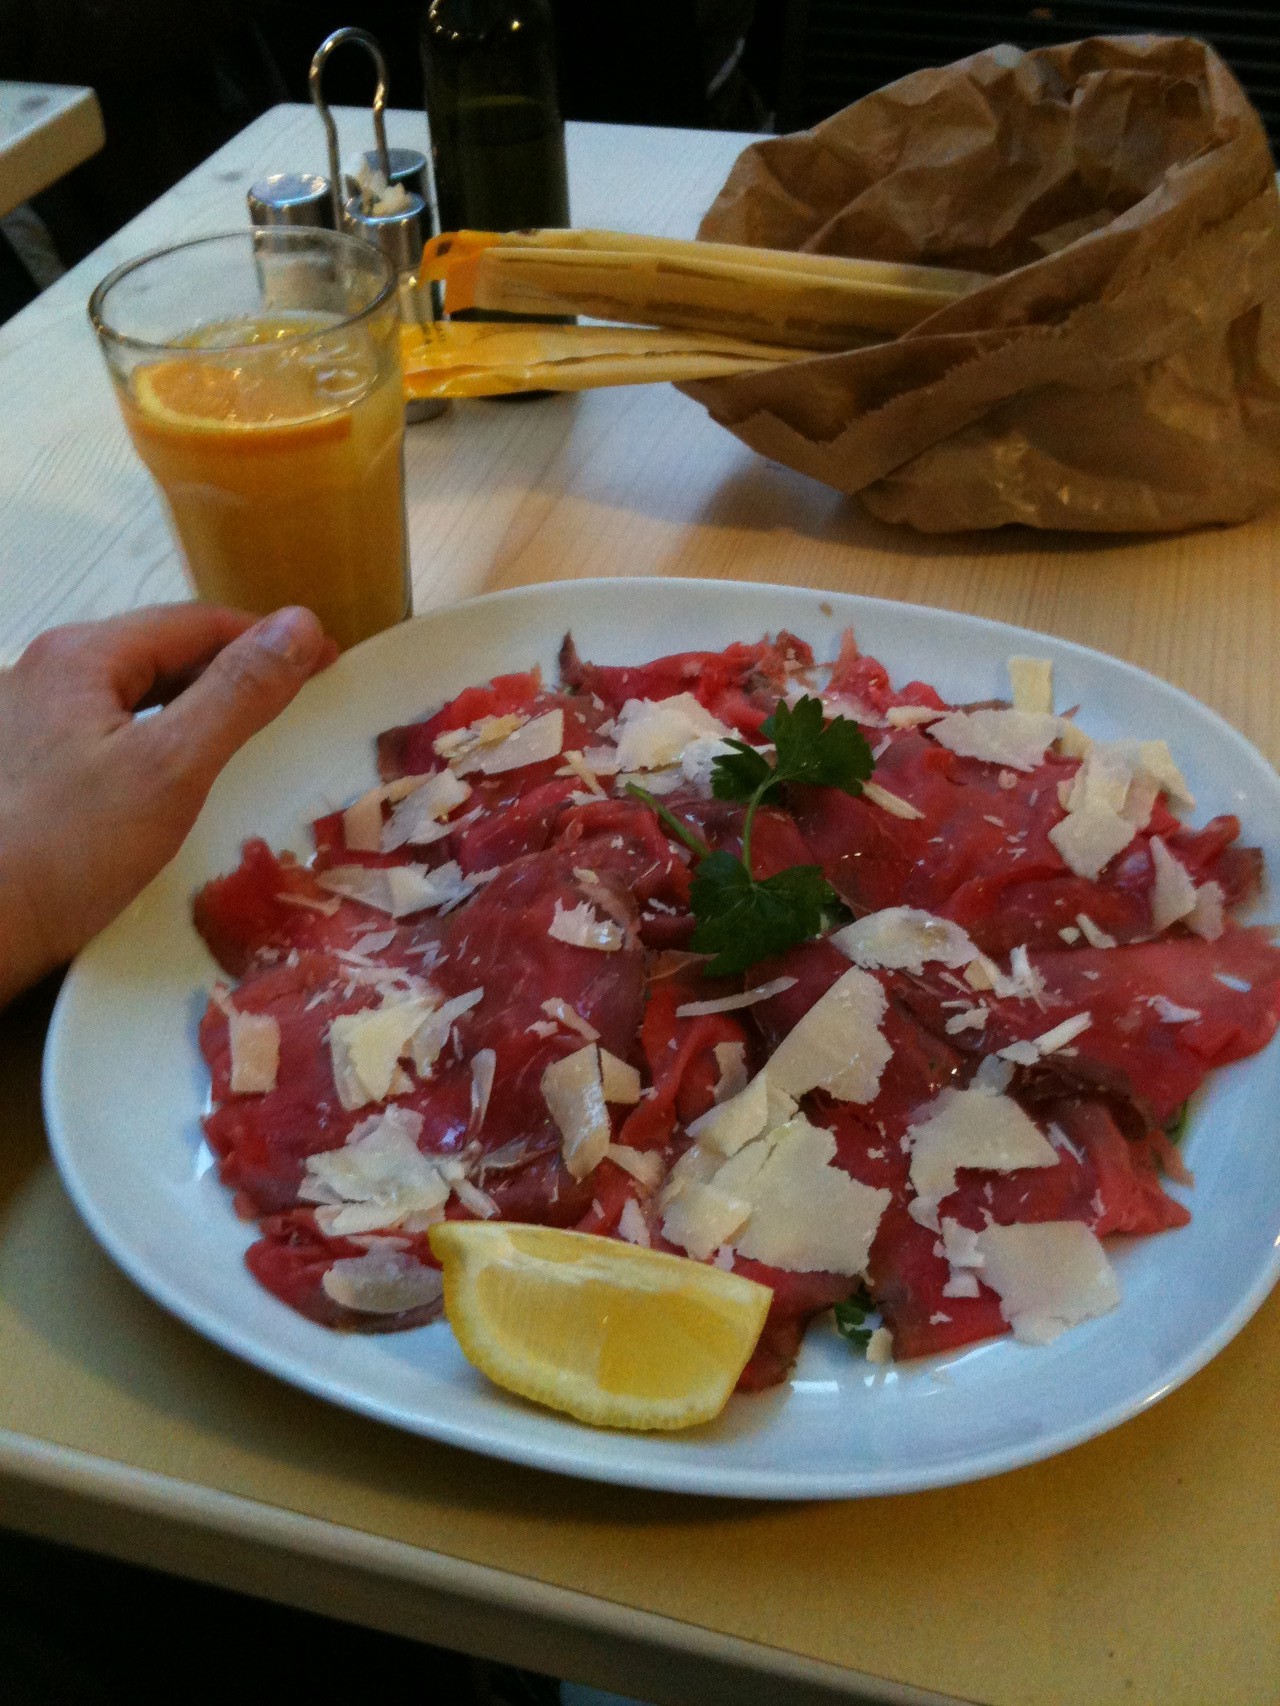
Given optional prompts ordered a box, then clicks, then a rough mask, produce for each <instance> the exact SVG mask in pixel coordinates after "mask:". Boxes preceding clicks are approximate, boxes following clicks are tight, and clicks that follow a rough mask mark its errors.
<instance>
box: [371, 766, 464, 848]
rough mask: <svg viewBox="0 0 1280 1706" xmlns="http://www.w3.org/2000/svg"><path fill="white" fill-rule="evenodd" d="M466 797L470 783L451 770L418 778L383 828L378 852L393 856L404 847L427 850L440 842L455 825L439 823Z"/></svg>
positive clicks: (450, 832)
mask: <svg viewBox="0 0 1280 1706" xmlns="http://www.w3.org/2000/svg"><path fill="white" fill-rule="evenodd" d="M470 798H471V784H470V782H464V781H463V780H462V778H461V777H460V776H455V775H454V773H453V771H452V770H437V771H435V772H434V773H433V774H432V775H429V776H426V777H423V778H421V779H420V786H419V787H417V788H415V789H414V790H413V792H412V793H411V794H409V795H407V796H406V797H405V798H404V799H403V800H401V802H400V804H399V805H398V806H396V808H395V809H394V811H393V812H392V813H391V817H390V818H389V820H388V821H387V823H385V824H384V825H383V828H382V842H381V848H382V851H383V852H384V853H393V852H394V851H395V849H396V848H397V847H403V846H405V845H406V844H411V845H412V846H414V847H427V846H430V845H431V843H432V842H434V841H440V840H443V838H444V837H445V836H446V835H450V834H452V832H453V830H454V829H456V828H457V825H456V824H449V823H445V822H444V821H443V820H444V819H445V818H447V817H448V815H449V813H450V812H451V811H453V810H454V809H455V807H457V806H460V805H461V804H462V803H463V801H464V800H469V799H470Z"/></svg>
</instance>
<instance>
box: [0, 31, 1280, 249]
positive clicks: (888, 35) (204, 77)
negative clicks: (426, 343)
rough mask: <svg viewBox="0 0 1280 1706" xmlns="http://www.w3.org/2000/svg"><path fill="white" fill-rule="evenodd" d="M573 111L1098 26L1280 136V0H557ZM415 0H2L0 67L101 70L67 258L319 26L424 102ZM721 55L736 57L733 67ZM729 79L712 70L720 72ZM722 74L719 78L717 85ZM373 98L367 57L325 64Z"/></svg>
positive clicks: (39, 71) (335, 79)
mask: <svg viewBox="0 0 1280 1706" xmlns="http://www.w3.org/2000/svg"><path fill="white" fill-rule="evenodd" d="M551 4H552V6H553V9H554V12H555V18H556V32H557V39H558V44H559V58H560V83H561V98H562V106H563V108H564V112H565V116H566V117H568V118H581V119H600V120H614V121H620V122H624V123H636V124H657V125H684V126H691V127H695V128H703V127H711V128H719V129H733V130H777V131H786V130H795V129H801V128H804V127H805V126H807V125H810V124H813V123H815V122H816V121H817V120H819V119H821V118H824V117H826V116H827V115H828V114H829V113H832V112H835V111H836V110H838V109H839V108H840V107H842V106H844V105H846V104H847V103H848V102H850V101H852V100H856V99H857V98H858V97H859V96H860V95H863V94H865V93H867V92H868V91H869V90H871V89H875V88H878V87H880V86H881V85H882V84H884V83H887V82H890V81H892V80H893V79H894V78H897V77H901V76H903V75H904V74H905V73H907V72H909V71H913V70H916V69H918V68H919V67H921V66H927V65H942V64H946V63H947V62H948V61H950V60H952V59H957V58H959V57H961V56H962V55H964V54H967V53H972V52H975V51H977V50H978V49H980V48H984V47H990V46H991V45H993V44H994V43H996V42H999V41H1012V42H1015V43H1017V44H1018V45H1019V46H1022V47H1035V46H1040V45H1043V44H1046V43H1051V42H1057V41H1070V40H1073V39H1075V38H1077V37H1081V36H1087V35H1094V34H1102V33H1108V34H1113V33H1134V32H1137V33H1145V32H1162V33H1169V34H1185V35H1196V36H1200V37H1201V38H1203V39H1205V40H1208V41H1210V42H1212V43H1213V44H1214V45H1215V46H1216V47H1217V48H1218V50H1219V52H1220V53H1221V54H1222V56H1223V57H1224V58H1225V59H1226V61H1227V62H1228V64H1229V65H1231V67H1232V68H1233V70H1234V71H1235V72H1236V75H1237V76H1238V77H1239V78H1240V80H1241V81H1242V82H1243V83H1244V85H1245V87H1246V88H1247V89H1248V90H1249V92H1250V94H1251V95H1252V97H1253V100H1254V102H1255V104H1256V105H1257V106H1258V108H1259V110H1260V111H1261V113H1262V114H1263V117H1264V119H1265V120H1266V122H1267V124H1268V127H1269V130H1270V134H1271V136H1272V141H1273V146H1274V145H1275V144H1276V141H1277V139H1278V138H1280V5H1277V0H1253V4H1251V5H1228V4H1224V3H1222V0H1217V3H1214V0H1209V3H1203V0H1202V3H1200V4H1190V3H1181V0H1052V3H1051V4H1042V5H1028V4H1025V3H1023V4H1009V3H1002V0H988V3H985V4H982V3H978V4H971V5H968V6H957V5H955V4H954V3H953V0H754V3H753V0H551ZM421 10H422V6H421V5H420V4H415V3H413V0H409V3H406V0H204V4H202V5H201V6H200V7H198V8H197V7H195V6H188V5H185V4H181V3H175V0H0V76H4V77H10V78H30V79H35V80H39V81H45V82H58V83H80V84H89V85H91V86H92V87H93V88H94V89H95V90H96V91H97V93H98V97H99V100H100V102H101V104H102V109H103V115H104V118H105V121H106V133H107V145H106V148H105V149H104V150H103V152H102V153H101V154H100V155H99V156H97V158H95V159H94V160H91V161H89V162H87V163H86V164H85V165H84V166H82V167H80V168H79V169H78V170H77V171H76V172H74V173H72V174H71V175H70V176H69V177H68V178H67V179H66V180H64V181H63V182H62V183H61V184H60V185H58V186H56V187H55V189H53V190H52V191H50V192H47V193H46V194H45V195H44V196H42V197H40V198H39V199H38V202H37V212H38V213H39V214H40V216H41V218H42V219H43V220H44V222H45V224H46V225H47V226H48V227H49V229H50V231H51V233H52V235H53V238H54V241H55V244H56V247H57V249H58V251H59V254H60V255H61V258H62V259H63V260H64V261H65V262H66V263H68V264H70V263H71V262H73V261H75V260H77V259H79V258H80V256H81V255H83V254H85V253H87V252H88V251H89V250H90V249H92V248H94V247H96V246H97V244H98V243H100V242H102V241H103V239H104V238H106V237H107V236H109V235H110V234H111V232H113V231H114V230H116V229H118V227H119V226H120V225H121V224H123V223H124V221H125V220H126V219H128V218H130V217H131V216H132V215H133V214H134V213H136V212H137V211H138V210H139V209H141V208H142V207H144V206H146V205H147V204H148V203H149V202H151V201H153V200H154V199H155V198H156V196H158V195H159V194H160V193H161V192H162V191H163V190H164V189H166V188H167V187H168V186H169V185H170V184H171V183H173V182H175V181H176V180H177V179H178V178H179V177H181V176H183V175H184V174H185V173H186V172H188V171H190V170H191V168H192V167H194V166H196V165H197V164H198V163H199V162H200V161H201V160H203V159H205V158H206V157H207V156H208V155H209V154H210V153H211V152H212V151H213V149H215V148H216V147H218V146H219V145H220V144H221V143H222V142H224V141H226V139H227V138H228V137H230V136H232V135H234V134H235V132H236V131H238V130H240V129H241V128H242V127H243V126H244V125H246V124H247V123H248V122H249V121H250V119H252V118H254V117H255V116H256V115H257V114H258V113H260V112H262V111H263V110H264V109H265V108H267V107H269V106H271V105H272V104H274V103H275V102H277V101H283V100H294V101H298V100H305V99H306V98H307V88H306V73H307V66H308V63H309V61H310V57H311V54H312V52H313V50H314V49H315V47H316V46H317V45H318V43H319V42H320V41H321V39H322V38H323V37H324V36H325V35H327V34H328V33H329V32H330V31H331V30H333V29H336V28H338V27H339V26H340V25H343V24H358V25H361V26H362V27H364V28H365V29H368V30H371V31H372V32H373V33H374V34H375V35H376V36H377V37H378V38H379V40H380V41H381V42H382V44H383V47H384V50H385V52H386V55H387V59H388V62H389V65H390V71H391V100H392V104H393V105H396V106H414V105H417V104H419V103H420V101H421V92H422V72H421V66H420V63H419V57H418V21H419V16H420V13H421ZM726 67H730V69H727V70H726ZM718 73H719V74H720V75H719V78H717V74H718ZM713 84H715V85H716V86H715V88H714V92H711V93H709V90H710V89H711V87H712V85H713ZM326 91H327V92H329V93H330V94H331V98H332V99H334V100H335V101H338V102H342V101H349V102H353V103H354V102H362V101H366V100H368V99H369V97H370V95H371V92H372V90H371V80H370V74H369V71H368V69H367V67H366V66H365V65H362V64H361V63H360V61H359V58H358V56H356V55H350V56H345V55H339V56H337V57H335V59H334V60H333V61H332V63H331V65H330V67H329V68H328V70H327V72H326Z"/></svg>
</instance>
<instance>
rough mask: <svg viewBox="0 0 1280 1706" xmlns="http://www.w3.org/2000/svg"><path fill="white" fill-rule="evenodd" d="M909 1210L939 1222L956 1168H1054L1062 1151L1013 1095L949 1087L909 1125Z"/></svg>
mask: <svg viewBox="0 0 1280 1706" xmlns="http://www.w3.org/2000/svg"><path fill="white" fill-rule="evenodd" d="M906 1138H907V1142H908V1144H909V1146H910V1149H911V1184H912V1186H913V1188H914V1190H915V1193H916V1201H915V1202H914V1203H912V1204H911V1208H910V1212H911V1214H912V1216H913V1218H914V1219H916V1220H919V1221H920V1223H921V1224H922V1225H925V1226H933V1227H934V1228H935V1229H936V1227H937V1208H938V1204H939V1203H940V1202H941V1201H942V1200H943V1198H944V1197H948V1196H950V1195H951V1193H952V1191H954V1190H955V1188H956V1170H957V1168H960V1167H983V1168H989V1169H991V1170H993V1171H996V1172H1001V1173H1005V1172H1008V1171H1010V1170H1011V1169H1012V1168H1014V1167H1052V1166H1054V1165H1055V1164H1056V1162H1057V1159H1058V1155H1057V1151H1056V1150H1055V1149H1054V1147H1053V1145H1052V1144H1051V1143H1050V1142H1049V1140H1048V1138H1046V1137H1045V1136H1044V1134H1043V1132H1041V1130H1040V1128H1039V1127H1038V1126H1037V1125H1036V1123H1035V1122H1034V1120H1032V1119H1030V1118H1028V1116H1027V1115H1026V1114H1025V1113H1023V1111H1022V1109H1021V1108H1020V1107H1019V1106H1018V1104H1017V1103H1016V1102H1015V1101H1013V1100H1011V1098H1010V1097H1008V1096H1004V1095H1001V1094H1000V1093H999V1092H993V1091H991V1090H987V1089H984V1088H980V1087H978V1086H976V1085H970V1087H969V1088H968V1089H967V1090H953V1089H946V1090H942V1091H940V1092H939V1094H938V1095H937V1096H936V1097H935V1099H934V1100H933V1101H932V1102H930V1103H929V1105H928V1106H927V1107H926V1108H924V1109H923V1110H922V1113H921V1116H920V1118H918V1119H917V1120H916V1121H915V1122H914V1123H913V1124H912V1125H910V1126H909V1127H908V1128H907V1134H906Z"/></svg>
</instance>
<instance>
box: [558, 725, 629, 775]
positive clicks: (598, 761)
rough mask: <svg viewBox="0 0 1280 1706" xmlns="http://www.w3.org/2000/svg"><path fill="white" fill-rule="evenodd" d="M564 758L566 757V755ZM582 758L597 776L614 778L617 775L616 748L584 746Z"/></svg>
mask: <svg viewBox="0 0 1280 1706" xmlns="http://www.w3.org/2000/svg"><path fill="white" fill-rule="evenodd" d="M601 733H603V730H601ZM565 757H566V758H567V757H568V754H567V753H566V754H565ZM582 757H583V760H584V762H585V763H586V764H587V765H588V766H589V767H590V768H591V770H592V771H593V772H594V773H595V774H596V775H597V776H616V775H617V774H618V749H617V747H616V746H584V747H583V749H582Z"/></svg>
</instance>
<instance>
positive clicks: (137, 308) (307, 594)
mask: <svg viewBox="0 0 1280 1706" xmlns="http://www.w3.org/2000/svg"><path fill="white" fill-rule="evenodd" d="M396 285H397V281H396V277H395V273H394V271H393V269H392V268H391V266H390V264H389V263H388V262H387V261H386V260H385V259H384V258H383V256H382V255H381V254H379V253H378V251H377V250H376V249H374V248H373V247H372V246H371V245H370V244H367V243H363V242H361V241H360V240H359V239H358V238H355V237H350V236H347V235H345V234H343V233H338V232H333V231H321V230H311V229H307V228H292V229H290V228H286V229H272V228H266V229H259V230H253V231H244V232H233V233H230V234H228V235H226V236H217V237H203V238H198V239H196V240H195V241H194V242H189V243H180V244H177V245H175V246H174V247H172V248H167V249H159V250H156V251H155V252H154V253H153V254H149V255H143V256H142V257H141V258H140V259H139V260H136V261H130V262H128V263H127V264H126V265H125V266H122V267H117V268H116V270H115V271H114V272H113V273H111V274H110V275H109V276H108V277H107V278H105V279H104V280H103V281H102V283H101V284H100V285H99V286H98V288H97V289H96V290H95V291H94V293H93V296H92V297H91V299H90V302H89V317H90V319H91V320H92V322H93V326H94V329H95V331H96V332H97V334H98V339H99V342H100V344H101V347H102V350H103V353H104V355H105V356H106V360H107V366H108V367H109V369H110V371H111V378H112V381H113V382H114V385H115V390H116V396H117V398H118V400H119V403H120V408H121V411H122V412H123V414H124V419H125V424H126V426H127V427H128V429H129V436H130V437H131V438H132V440H133V443H134V446H135V447H136V449H137V451H138V454H139V455H140V456H141V457H142V460H143V461H144V462H145V463H146V465H147V467H148V468H149V469H150V471H151V473H152V474H153V475H154V476H155V479H156V481H157V482H158V484H159V486H160V489H161V492H162V493H163V495H164V499H165V502H166V504H167V507H168V510H169V514H170V518H171V520H172V522H173V526H174V530H175V532H176V533H177V536H178V541H179V543H180V545H181V547H182V551H183V555H184V556H185V558H186V562H187V567H188V569H189V571H190V575H191V580H192V582H193V584H194V587H195V591H196V594H197V596H198V597H200V598H203V599H207V600H208V601H210V602H212V603H218V604H233V605H238V606H239V607H241V608H242V609H246V610H254V611H260V612H263V613H265V612H267V611H271V610H275V609H277V608H279V606H280V605H283V604H306V605H309V606H310V607H311V609H312V610H314V611H315V613H316V615H317V616H319V618H320V620H321V621H322V622H323V624H324V626H325V629H326V631H327V632H328V633H329V634H330V635H331V636H332V637H333V639H335V640H336V641H337V642H338V644H339V645H340V646H343V647H345V646H350V645H354V644H355V642H356V641H357V640H363V639H365V638H367V637H368V636H369V635H370V634H375V633H377V632H379V630H381V629H383V628H388V627H390V626H391V625H392V624H393V623H396V622H399V621H402V620H403V619H404V618H405V617H406V616H408V615H409V614H410V607H411V588H410V581H409V560H408V550H407V546H406V539H405V511H404V395H403V391H402V387H401V377H400V343H399V327H400V320H399V311H398V307H397V300H396Z"/></svg>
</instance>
